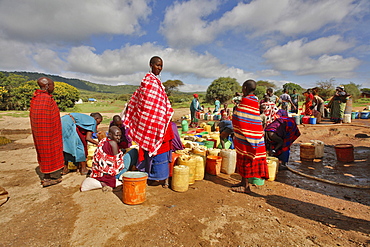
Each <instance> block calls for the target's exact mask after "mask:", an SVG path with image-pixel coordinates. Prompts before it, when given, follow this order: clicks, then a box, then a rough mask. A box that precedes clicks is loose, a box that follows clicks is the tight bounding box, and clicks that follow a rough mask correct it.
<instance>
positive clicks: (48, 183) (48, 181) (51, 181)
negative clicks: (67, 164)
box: [41, 178, 62, 188]
mask: <svg viewBox="0 0 370 247" xmlns="http://www.w3.org/2000/svg"><path fill="white" fill-rule="evenodd" d="M60 182H62V179H61V178H58V179H44V180H41V185H42V187H43V188H45V187H49V186H52V185H56V184H59V183H60Z"/></svg>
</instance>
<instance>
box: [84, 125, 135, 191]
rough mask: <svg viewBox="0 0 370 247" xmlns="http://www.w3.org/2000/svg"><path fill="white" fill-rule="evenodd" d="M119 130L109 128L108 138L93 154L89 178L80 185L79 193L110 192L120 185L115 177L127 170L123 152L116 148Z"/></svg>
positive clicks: (102, 141) (114, 127)
mask: <svg viewBox="0 0 370 247" xmlns="http://www.w3.org/2000/svg"><path fill="white" fill-rule="evenodd" d="M121 135H122V133H121V130H120V129H119V128H118V127H117V126H112V127H110V128H109V133H108V137H107V138H104V139H102V140H101V141H100V142H99V145H98V147H97V149H96V151H95V153H94V157H93V164H92V168H91V175H90V177H88V178H86V179H85V180H84V181H83V182H82V185H81V189H80V190H81V191H88V190H92V189H98V188H102V190H103V191H104V192H108V191H112V190H113V188H115V187H117V186H119V185H121V184H122V183H121V182H120V181H119V180H117V179H116V175H118V174H122V171H123V170H126V171H127V170H128V167H125V165H124V162H123V152H122V151H121V150H120V149H119V147H118V142H119V141H120V140H121Z"/></svg>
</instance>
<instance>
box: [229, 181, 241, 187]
mask: <svg viewBox="0 0 370 247" xmlns="http://www.w3.org/2000/svg"><path fill="white" fill-rule="evenodd" d="M240 186H243V183H242V182H240V183H237V184H233V185H231V188H232V187H240Z"/></svg>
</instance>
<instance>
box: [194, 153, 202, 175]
mask: <svg viewBox="0 0 370 247" xmlns="http://www.w3.org/2000/svg"><path fill="white" fill-rule="evenodd" d="M192 157H193V159H194V160H195V161H194V162H195V174H194V179H195V180H203V178H204V160H203V158H202V156H200V155H196V154H195V155H192Z"/></svg>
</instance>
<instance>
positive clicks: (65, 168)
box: [62, 166, 69, 175]
mask: <svg viewBox="0 0 370 247" xmlns="http://www.w3.org/2000/svg"><path fill="white" fill-rule="evenodd" d="M68 173H69V169H68V166H64V167H63V171H62V175H66V174H68Z"/></svg>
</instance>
